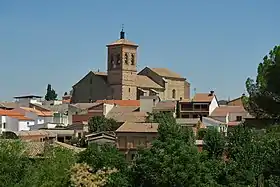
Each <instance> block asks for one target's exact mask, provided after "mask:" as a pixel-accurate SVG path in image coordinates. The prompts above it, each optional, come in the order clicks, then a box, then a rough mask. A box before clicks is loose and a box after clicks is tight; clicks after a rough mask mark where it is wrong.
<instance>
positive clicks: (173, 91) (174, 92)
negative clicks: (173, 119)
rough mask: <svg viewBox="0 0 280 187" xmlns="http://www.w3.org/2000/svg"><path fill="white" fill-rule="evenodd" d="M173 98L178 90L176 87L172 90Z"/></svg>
mask: <svg viewBox="0 0 280 187" xmlns="http://www.w3.org/2000/svg"><path fill="white" fill-rule="evenodd" d="M172 98H173V99H175V98H176V90H175V89H173V90H172Z"/></svg>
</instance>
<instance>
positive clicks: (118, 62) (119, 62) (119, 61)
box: [117, 54, 121, 64]
mask: <svg viewBox="0 0 280 187" xmlns="http://www.w3.org/2000/svg"><path fill="white" fill-rule="evenodd" d="M117 64H121V55H120V54H117Z"/></svg>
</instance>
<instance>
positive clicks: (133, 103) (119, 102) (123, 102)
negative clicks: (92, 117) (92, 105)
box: [96, 100, 140, 106]
mask: <svg viewBox="0 0 280 187" xmlns="http://www.w3.org/2000/svg"><path fill="white" fill-rule="evenodd" d="M96 103H106V104H116V105H119V106H140V101H139V100H97V101H96Z"/></svg>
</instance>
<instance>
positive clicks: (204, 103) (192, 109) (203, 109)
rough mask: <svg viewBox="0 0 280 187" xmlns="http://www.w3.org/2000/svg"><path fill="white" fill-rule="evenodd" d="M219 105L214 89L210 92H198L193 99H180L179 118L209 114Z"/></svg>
mask: <svg viewBox="0 0 280 187" xmlns="http://www.w3.org/2000/svg"><path fill="white" fill-rule="evenodd" d="M217 107H219V104H218V100H217V98H216V95H215V94H214V91H211V92H210V93H196V94H195V95H194V97H193V99H191V100H190V99H182V100H180V101H179V118H200V117H206V116H209V115H210V114H211V113H212V112H213V111H214V110H215V108H217Z"/></svg>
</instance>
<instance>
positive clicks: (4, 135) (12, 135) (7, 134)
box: [0, 131, 19, 139]
mask: <svg viewBox="0 0 280 187" xmlns="http://www.w3.org/2000/svg"><path fill="white" fill-rule="evenodd" d="M0 138H3V139H19V138H18V136H17V135H16V134H15V133H14V132H11V131H4V132H2V134H1V135H0Z"/></svg>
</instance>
